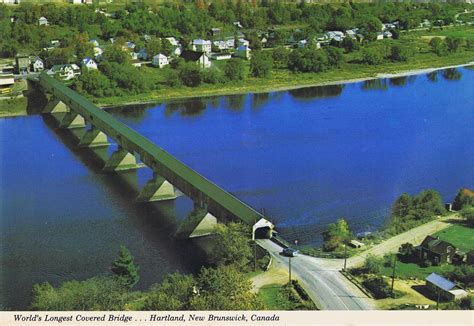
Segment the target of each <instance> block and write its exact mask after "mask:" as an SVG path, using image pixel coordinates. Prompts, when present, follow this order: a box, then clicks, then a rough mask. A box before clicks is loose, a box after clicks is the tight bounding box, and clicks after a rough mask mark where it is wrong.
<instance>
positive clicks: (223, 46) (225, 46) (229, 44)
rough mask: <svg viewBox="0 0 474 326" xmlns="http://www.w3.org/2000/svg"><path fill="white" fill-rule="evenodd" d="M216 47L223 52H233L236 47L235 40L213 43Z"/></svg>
mask: <svg viewBox="0 0 474 326" xmlns="http://www.w3.org/2000/svg"><path fill="white" fill-rule="evenodd" d="M213 44H214V46H215V47H216V48H218V49H219V50H221V51H227V50H232V49H234V47H235V39H233V38H230V39H228V40H218V41H214V42H213Z"/></svg>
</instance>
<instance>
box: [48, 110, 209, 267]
mask: <svg viewBox="0 0 474 326" xmlns="http://www.w3.org/2000/svg"><path fill="white" fill-rule="evenodd" d="M42 118H43V121H44V122H45V124H46V125H47V126H48V128H49V129H50V130H51V131H52V132H53V133H54V135H55V137H56V138H57V139H58V140H59V141H60V142H61V143H63V144H64V145H65V146H66V147H67V148H68V149H69V150H70V151H71V153H72V154H73V155H74V157H75V158H76V159H77V160H78V161H80V162H81V163H82V164H83V165H84V166H85V167H86V168H87V171H88V173H89V174H90V175H91V176H92V177H93V179H94V181H95V182H97V183H98V184H100V185H103V188H104V189H106V191H107V196H108V197H109V198H110V200H111V201H112V202H114V203H115V204H116V205H117V206H118V207H119V208H120V210H122V211H123V212H125V213H126V216H127V217H128V219H129V222H130V223H131V224H132V225H133V227H134V228H136V229H137V230H139V232H140V234H142V236H143V238H144V239H145V240H146V241H148V242H150V243H152V245H153V246H154V247H156V248H164V249H165V252H164V255H165V258H166V259H169V260H175V259H176V257H175V253H176V252H178V251H179V252H180V255H181V254H182V253H183V252H185V253H189V254H187V255H186V257H187V260H188V261H187V265H188V266H187V269H188V270H190V271H192V272H198V270H199V269H200V266H202V265H207V264H208V258H207V255H206V253H205V252H204V250H203V248H204V247H205V246H206V242H208V241H206V238H202V239H178V238H176V237H174V235H175V232H176V230H177V228H178V226H179V223H180V221H181V220H182V219H184V218H185V217H186V215H187V214H188V213H189V212H190V211H191V210H192V207H193V206H192V201H191V200H190V199H189V198H187V197H185V196H182V197H178V198H177V199H175V200H167V201H159V202H137V201H136V200H135V199H136V198H137V196H138V194H139V190H140V187H141V186H143V184H144V180H146V179H148V178H149V176H151V175H152V171H151V170H150V169H148V168H147V167H146V166H145V167H142V168H138V169H133V170H126V171H115V172H106V171H103V168H104V165H105V161H106V160H107V159H108V158H109V156H110V153H111V152H113V150H115V147H116V144H113V143H111V144H110V146H102V147H95V148H90V147H79V146H78V143H79V140H80V138H81V136H82V135H83V134H84V133H85V131H86V128H73V129H63V128H59V123H58V120H57V118H55V117H54V116H53V115H49V114H46V115H42ZM191 253H192V254H191Z"/></svg>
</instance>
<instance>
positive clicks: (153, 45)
mask: <svg viewBox="0 0 474 326" xmlns="http://www.w3.org/2000/svg"><path fill="white" fill-rule="evenodd" d="M145 49H146V53H147V55H148V58H153V57H154V56H155V55H157V54H158V53H160V52H161V40H160V39H159V38H157V37H152V38H151V40H149V41H148V43H147V44H146V46H145Z"/></svg>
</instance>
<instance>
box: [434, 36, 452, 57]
mask: <svg viewBox="0 0 474 326" xmlns="http://www.w3.org/2000/svg"><path fill="white" fill-rule="evenodd" d="M430 46H431V51H433V52H434V53H436V54H437V55H439V56H443V55H446V54H447V52H448V47H447V46H446V43H444V42H443V40H442V39H441V38H440V37H433V38H432V39H431V41H430Z"/></svg>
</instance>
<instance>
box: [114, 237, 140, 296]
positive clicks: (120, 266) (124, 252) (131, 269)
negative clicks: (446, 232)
mask: <svg viewBox="0 0 474 326" xmlns="http://www.w3.org/2000/svg"><path fill="white" fill-rule="evenodd" d="M111 270H112V273H114V274H115V276H116V277H117V278H118V280H119V282H120V283H121V284H123V285H124V286H126V287H127V288H129V289H131V288H133V287H134V286H135V284H137V282H138V280H139V279H140V275H139V274H138V270H139V267H138V266H137V265H136V264H135V262H134V258H133V256H132V254H131V253H130V251H129V250H128V249H127V247H125V246H120V251H119V257H118V258H117V260H115V261H114V262H113V263H112V266H111Z"/></svg>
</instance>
